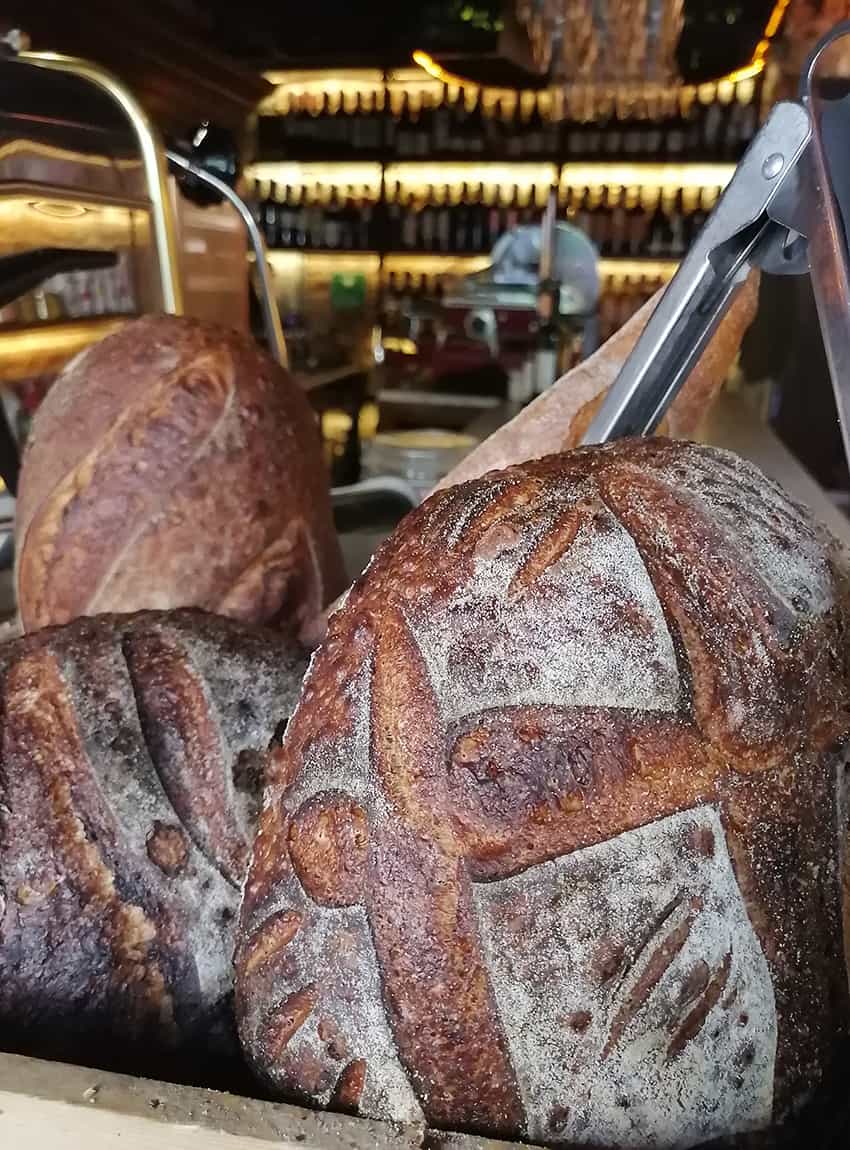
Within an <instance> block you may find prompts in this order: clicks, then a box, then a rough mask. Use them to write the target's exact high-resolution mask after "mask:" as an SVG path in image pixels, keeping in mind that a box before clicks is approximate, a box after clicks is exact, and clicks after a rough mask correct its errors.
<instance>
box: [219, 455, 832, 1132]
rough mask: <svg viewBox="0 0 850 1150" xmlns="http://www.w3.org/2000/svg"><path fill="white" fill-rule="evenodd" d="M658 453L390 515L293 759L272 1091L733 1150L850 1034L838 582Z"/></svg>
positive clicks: (717, 463) (779, 514)
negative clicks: (388, 529) (394, 525)
mask: <svg viewBox="0 0 850 1150" xmlns="http://www.w3.org/2000/svg"><path fill="white" fill-rule="evenodd" d="M838 564H839V560H838V559H837V557H836V555H834V554H833V550H832V544H831V543H830V541H829V540H828V539H826V538H825V537H824V536H822V535H821V533H820V532H819V530H818V529H817V528H816V527H815V526H814V525H813V523H812V521H811V520H810V518H809V517H808V515H807V514H806V513H805V512H804V511H803V510H802V509H800V508H799V507H798V506H796V505H795V504H793V503H792V502H791V501H790V500H789V499H788V498H787V497H786V496H785V495H784V494H783V492H782V491H781V490H780V489H779V488H778V487H777V486H776V485H775V484H773V483H771V482H770V481H769V480H767V479H766V478H765V477H764V476H763V475H762V474H761V473H760V472H759V471H758V470H757V469H756V468H755V467H753V466H751V465H750V464H748V463H745V462H743V461H742V460H740V459H738V458H736V457H734V456H732V455H730V454H728V453H726V452H722V451H717V450H714V449H710V448H706V447H699V446H696V445H693V444H687V443H674V442H671V441H667V440H645V441H631V442H622V443H618V444H616V445H613V446H609V447H605V448H601V449H598V448H597V449H586V450H579V451H575V452H573V453H570V454H566V455H560V456H551V457H549V458H546V459H542V460H538V461H536V462H533V463H528V464H525V465H523V466H518V467H515V468H512V469H510V470H506V471H503V472H492V473H490V474H489V475H486V476H484V477H483V478H481V479H478V480H475V481H472V482H470V483H467V484H464V485H462V486H459V487H455V488H451V489H450V490H447V491H444V492H441V493H439V494H437V495H435V496H433V497H432V498H431V499H429V500H428V501H426V502H425V504H424V505H423V506H422V507H421V508H419V509H418V510H417V511H415V512H414V513H412V514H411V515H410V516H408V518H407V519H406V520H405V521H404V522H403V523H402V525H401V526H400V528H399V529H398V530H397V532H396V533H395V535H394V536H393V537H391V539H390V540H389V541H388V542H387V543H386V544H385V545H384V546H383V547H382V548H381V549H380V550H379V551H378V553H377V555H376V556H375V558H374V560H373V562H372V564H371V565H370V566H369V568H368V569H367V571H366V572H365V573H364V574H363V576H361V578H360V579H359V580H358V581H357V582H356V583H355V584H354V587H353V589H352V591H351V592H350V594H349V596H348V598H347V601H346V602H345V603H344V605H343V606H342V607H341V608H340V609H339V610H338V611H337V613H335V614H334V615H333V616H332V617H331V620H330V626H329V632H328V636H327V639H326V640H325V643H324V645H323V646H322V647H321V649H320V650H319V652H318V653H317V655H316V656H315V658H314V661H313V663H312V666H311V669H310V671H309V673H308V676H307V678H306V680H305V684H304V689H303V693H302V696H301V699H300V702H299V704H298V706H297V708H296V710H295V713H294V715H293V717H292V719H291V721H290V724H289V727H288V729H287V732H286V736H285V740H284V743H283V746H282V748H281V749H280V750H279V751H277V752H275V755H274V757H273V764H272V768H271V770H272V772H273V773H272V776H271V780H270V785H269V787H268V789H267V791H266V796H265V802H264V809H263V813H262V815H261V820H260V830H259V832H258V836H257V840H256V842H255V848H254V854H253V858H252V863H251V867H250V870H249V875H248V880H247V883H246V886H245V892H244V899H243V907H242V916H241V923H240V931H239V942H238V945H237V960H236V963H237V1014H238V1016H239V1018H240V1026H241V1034H242V1039H243V1044H244V1046H245V1049H246V1050H247V1053H248V1055H249V1056H250V1058H251V1060H252V1061H253V1064H254V1066H255V1068H256V1069H257V1070H258V1071H259V1072H260V1073H261V1075H262V1076H264V1078H265V1079H266V1080H267V1081H268V1082H269V1083H271V1084H272V1085H273V1086H274V1087H275V1088H277V1089H278V1090H279V1091H280V1092H281V1093H283V1094H286V1095H292V1096H295V1097H298V1096H304V1097H306V1098H308V1099H310V1100H312V1101H314V1102H317V1103H320V1104H322V1105H327V1106H349V1107H353V1108H355V1109H356V1110H358V1111H359V1112H360V1113H361V1114H364V1115H370V1116H374V1117H380V1118H395V1119H413V1118H421V1117H423V1116H424V1118H425V1119H426V1120H427V1122H429V1123H430V1124H432V1125H435V1126H438V1127H448V1128H454V1129H466V1130H479V1131H486V1132H492V1133H498V1134H501V1135H509V1136H512V1137H525V1138H529V1139H531V1140H532V1141H537V1142H544V1143H562V1144H567V1145H570V1146H604V1147H645V1148H649V1147H651V1148H653V1150H659V1148H670V1147H689V1146H694V1145H697V1144H699V1143H702V1142H704V1141H708V1140H710V1139H712V1138H720V1137H723V1136H727V1135H732V1134H741V1135H743V1136H747V1135H748V1134H749V1133H750V1132H756V1131H761V1130H763V1129H764V1128H767V1127H769V1126H770V1125H771V1124H773V1123H779V1122H782V1121H783V1120H784V1119H785V1117H786V1116H787V1115H788V1114H789V1112H790V1111H791V1110H792V1109H793V1108H795V1107H797V1106H799V1105H800V1104H801V1103H802V1102H803V1101H804V1100H805V1099H807V1098H808V1097H809V1095H810V1093H811V1092H812V1091H813V1089H814V1088H815V1087H816V1086H817V1084H818V1083H819V1081H820V1080H821V1078H822V1075H823V1074H824V1073H825V1071H826V1069H827V1068H828V1067H829V1065H830V1062H831V1060H832V1058H833V1055H834V1052H835V1049H836V1046H837V1044H838V1042H839V1039H840V1037H841V1036H842V1035H843V1034H844V1032H845V1027H846V1024H847V989H846V979H845V971H844V962H843V945H842V921H841V905H840V897H841V892H840V887H841V881H840V874H839V863H840V858H839V856H840V853H841V852H840V850H839V846H840V844H839V832H838V826H839V820H841V822H842V824H843V823H844V822H846V818H845V815H844V806H843V801H840V795H839V787H838V782H839V779H840V778H841V777H843V774H842V772H843V756H842V753H841V751H840V740H841V739H842V738H844V737H845V736H846V734H847V732H848V730H850V718H848V713H847V679H846V667H845V656H846V648H847V637H846V633H845V626H846V615H845V614H844V611H843V608H842V606H841V605H840V604H841V602H842V599H843V593H844V588H845V576H844V574H843V572H842V570H841V568H840V567H839V565H838Z"/></svg>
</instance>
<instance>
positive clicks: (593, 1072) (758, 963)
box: [473, 807, 777, 1150]
mask: <svg viewBox="0 0 850 1150" xmlns="http://www.w3.org/2000/svg"><path fill="white" fill-rule="evenodd" d="M473 890H474V898H475V905H476V909H477V915H478V923H479V929H480V935H481V940H482V945H483V947H484V950H485V953H486V955H487V959H488V967H489V970H490V972H491V978H492V984H493V989H494V993H495V996H496V1002H497V1004H498V1009H499V1015H500V1018H501V1021H502V1026H503V1027H504V1030H505V1034H506V1036H507V1041H508V1048H509V1050H510V1053H511V1060H512V1062H513V1065H514V1069H515V1072H516V1074H517V1079H518V1081H519V1086H520V1090H521V1093H522V1098H523V1103H524V1105H525V1109H526V1113H527V1116H528V1127H529V1128H528V1131H527V1133H528V1136H529V1137H530V1138H531V1139H532V1140H538V1139H540V1140H545V1141H549V1142H551V1141H553V1140H557V1141H561V1140H563V1141H565V1142H568V1143H571V1142H573V1141H575V1142H576V1143H577V1144H580V1145H602V1146H609V1145H616V1146H620V1147H646V1146H653V1147H655V1148H656V1150H673V1148H675V1150H680V1148H685V1147H690V1146H695V1145H697V1144H699V1143H701V1142H704V1141H707V1140H709V1139H711V1138H713V1137H719V1136H721V1135H729V1134H731V1133H733V1132H743V1131H747V1130H754V1129H759V1128H761V1127H763V1126H765V1125H767V1124H768V1123H769V1121H770V1117H771V1112H772V1105H773V1075H774V1059H775V1052H776V1039H777V1023H776V1005H775V1000H774V994H773V986H772V982H771V976H770V970H769V968H768V965H767V961H766V959H765V957H764V954H763V953H762V949H761V946H760V944H759V942H758V939H757V938H756V936H755V933H754V931H753V928H752V925H751V924H750V921H749V918H748V917H747V912H746V909H745V907H744V904H743V900H742V897H741V892H740V889H739V887H738V883H737V881H736V879H735V875H734V872H733V870H732V865H731V862H730V859H729V854H728V851H727V848H726V842H725V837H724V832H723V828H722V825H721V822H720V818H719V816H718V814H717V812H716V810H715V809H714V808H712V807H701V808H699V809H697V810H692V811H685V812H682V813H681V814H676V815H671V816H669V817H668V818H665V819H661V820H659V821H658V822H656V823H650V824H648V825H647V826H644V827H641V828H639V829H637V830H632V831H627V832H625V833H624V834H621V835H618V836H617V837H616V838H613V839H609V840H608V841H607V842H603V843H599V844H598V845H596V846H592V847H589V848H587V849H586V850H583V851H578V852H576V853H575V854H573V855H569V856H565V857H563V858H560V859H556V860H553V861H552V862H548V863H544V864H542V865H541V866H537V867H532V868H531V869H529V870H527V871H525V872H523V873H522V874H519V875H517V876H515V877H513V878H510V879H506V880H504V881H502V882H493V883H484V884H476V885H475V886H474V888H473ZM517 934H521V935H522V936H523V941H522V945H521V946H520V945H515V944H514V941H513V937H512V936H515V935H517Z"/></svg>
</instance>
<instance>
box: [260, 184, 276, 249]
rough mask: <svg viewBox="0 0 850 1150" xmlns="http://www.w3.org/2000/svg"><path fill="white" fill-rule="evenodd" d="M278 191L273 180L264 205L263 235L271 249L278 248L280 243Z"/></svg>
mask: <svg viewBox="0 0 850 1150" xmlns="http://www.w3.org/2000/svg"><path fill="white" fill-rule="evenodd" d="M276 190H277V189H276V186H275V182H274V180H272V181H271V182H270V183H269V194H268V196H267V198H266V201H265V203H264V204H263V235H264V237H265V241H266V246H267V247H270V248H276V247H277V243H278V231H277V228H278V221H277V203H276V198H277V197H276Z"/></svg>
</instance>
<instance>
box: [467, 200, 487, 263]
mask: <svg viewBox="0 0 850 1150" xmlns="http://www.w3.org/2000/svg"><path fill="white" fill-rule="evenodd" d="M487 216H488V211H487V204H486V203H485V201H484V185H483V184H479V185H478V186H477V188H476V189H475V191H474V192H473V193H472V197H471V202H470V207H469V250H470V251H472V252H486V251H487V250H488V248H487Z"/></svg>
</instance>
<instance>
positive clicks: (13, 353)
mask: <svg viewBox="0 0 850 1150" xmlns="http://www.w3.org/2000/svg"><path fill="white" fill-rule="evenodd" d="M127 318H128V317H127V316H103V317H100V318H97V319H94V318H93V319H77V320H69V321H68V322H67V323H46V324H44V325H43V326H41V327H37V326H33V327H29V328H15V329H12V330H9V331H5V330H4V329H3V328H2V327H0V381H2V382H4V383H14V382H15V381H17V380H21V379H28V378H29V377H31V376H34V375H46V374H49V373H51V372H54V371H58V370H59V369H60V368H61V367H63V366H64V365H65V364H66V363H67V362H68V360H69V359H71V358H72V357H73V356H75V355H76V354H77V353H78V352H81V351H83V349H84V348H87V347H88V346H89V345H90V344H92V343H96V342H97V341H98V340H100V339H103V338H104V337H105V336H107V335H111V333H112V332H114V331H117V330H118V329H119V328H120V327H122V326H123V325H124V324H125V323H126V322H127Z"/></svg>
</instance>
